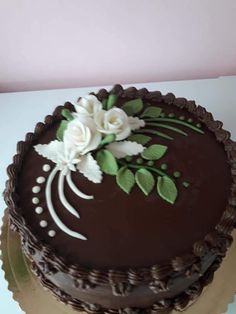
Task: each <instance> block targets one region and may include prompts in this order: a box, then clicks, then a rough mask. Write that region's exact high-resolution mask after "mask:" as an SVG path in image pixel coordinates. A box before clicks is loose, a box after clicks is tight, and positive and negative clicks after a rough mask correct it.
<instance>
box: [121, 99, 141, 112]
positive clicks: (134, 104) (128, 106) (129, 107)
mask: <svg viewBox="0 0 236 314" xmlns="http://www.w3.org/2000/svg"><path fill="white" fill-rule="evenodd" d="M122 109H123V110H124V111H125V112H126V113H127V115H128V116H134V115H136V114H137V113H139V112H140V111H141V110H142V109H143V101H142V99H140V98H137V99H133V100H130V101H127V102H126V103H125V104H124V105H123V106H122Z"/></svg>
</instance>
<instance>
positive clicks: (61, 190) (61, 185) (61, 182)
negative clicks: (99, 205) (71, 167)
mask: <svg viewBox="0 0 236 314" xmlns="http://www.w3.org/2000/svg"><path fill="white" fill-rule="evenodd" d="M64 180H65V175H64V174H63V172H62V171H60V175H59V181H58V192H59V198H60V201H61V202H62V204H63V206H64V207H65V208H66V209H67V210H68V211H69V212H70V213H71V214H72V215H74V216H75V217H77V218H79V217H80V216H79V214H78V213H77V211H76V210H75V209H74V208H73V207H72V206H71V205H70V204H69V203H68V201H67V199H66V197H65V194H64Z"/></svg>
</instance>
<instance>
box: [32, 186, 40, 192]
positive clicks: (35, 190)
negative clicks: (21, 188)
mask: <svg viewBox="0 0 236 314" xmlns="http://www.w3.org/2000/svg"><path fill="white" fill-rule="evenodd" d="M40 190H41V188H40V187H39V186H37V185H36V186H34V187H33V188H32V192H33V193H39V192H40Z"/></svg>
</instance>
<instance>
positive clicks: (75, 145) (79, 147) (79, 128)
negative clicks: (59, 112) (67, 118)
mask: <svg viewBox="0 0 236 314" xmlns="http://www.w3.org/2000/svg"><path fill="white" fill-rule="evenodd" d="M101 138H102V135H101V133H100V132H98V130H97V128H96V125H95V123H94V120H93V119H92V118H90V117H89V116H77V117H76V118H75V119H74V120H72V121H71V122H69V123H68V126H67V129H66V130H65V132H64V138H63V141H64V143H65V148H66V150H68V151H73V150H75V151H76V152H77V153H79V154H80V155H84V154H86V153H88V152H90V151H92V150H95V149H96V148H97V147H98V145H99V143H100V141H101Z"/></svg>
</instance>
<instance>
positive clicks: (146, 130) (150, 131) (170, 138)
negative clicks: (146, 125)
mask: <svg viewBox="0 0 236 314" xmlns="http://www.w3.org/2000/svg"><path fill="white" fill-rule="evenodd" d="M134 132H135V131H134ZM137 132H139V133H148V134H154V135H158V136H160V137H163V138H165V139H167V140H173V137H170V136H169V135H167V134H165V133H162V132H158V131H156V130H151V129H141V130H138V131H137Z"/></svg>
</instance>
